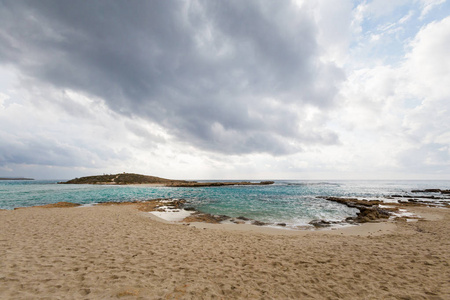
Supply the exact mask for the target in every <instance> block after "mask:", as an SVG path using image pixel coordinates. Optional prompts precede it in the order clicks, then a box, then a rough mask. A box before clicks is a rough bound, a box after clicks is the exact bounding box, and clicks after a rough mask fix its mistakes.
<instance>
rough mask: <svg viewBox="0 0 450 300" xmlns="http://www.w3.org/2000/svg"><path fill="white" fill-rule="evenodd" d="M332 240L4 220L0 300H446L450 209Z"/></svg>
mask: <svg viewBox="0 0 450 300" xmlns="http://www.w3.org/2000/svg"><path fill="white" fill-rule="evenodd" d="M412 209H413V210H414V212H415V213H418V214H420V215H422V216H426V218H427V220H419V221H417V222H398V223H369V224H365V225H362V226H357V227H351V228H346V229H339V230H327V231H293V230H281V229H270V228H269V229H267V228H260V227H256V226H243V225H229V226H228V227H227V226H224V225H210V224H191V225H189V226H187V225H180V224H170V223H167V222H159V221H157V220H155V219H154V217H151V215H150V214H149V213H145V212H141V211H138V210H137V209H136V205H133V204H130V205H107V206H93V207H72V208H37V207H34V208H26V209H19V210H14V211H0V298H1V299H116V298H118V299H450V266H449V263H450V239H449V236H448V233H449V229H450V211H449V210H448V209H436V208H412Z"/></svg>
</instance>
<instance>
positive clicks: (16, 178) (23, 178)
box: [0, 177, 34, 180]
mask: <svg viewBox="0 0 450 300" xmlns="http://www.w3.org/2000/svg"><path fill="white" fill-rule="evenodd" d="M0 180H34V178H25V177H0Z"/></svg>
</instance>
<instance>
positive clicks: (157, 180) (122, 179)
mask: <svg viewBox="0 0 450 300" xmlns="http://www.w3.org/2000/svg"><path fill="white" fill-rule="evenodd" d="M58 183H60V184H104V185H127V184H151V185H162V186H169V187H208V186H230V185H268V184H273V183H274V182H273V181H261V182H249V181H235V182H234V181H225V182H197V181H186V180H173V179H166V178H161V177H156V176H148V175H141V174H133V173H119V174H104V175H95V176H86V177H81V178H75V179H72V180H69V181H66V182H58Z"/></svg>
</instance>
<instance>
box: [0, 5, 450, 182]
mask: <svg viewBox="0 0 450 300" xmlns="http://www.w3.org/2000/svg"><path fill="white" fill-rule="evenodd" d="M449 2H450V1H446V0H410V1H406V0H372V1H369V0H367V1H350V0H340V1H327V0H324V1H320V0H298V1H287V0H282V1H265V0H259V1H253V0H248V1H241V0H230V1H210V0H184V1H181V0H180V1H109V0H108V1H81V0H74V1H56V0H55V1H45V0H42V1H31V0H30V1H21V0H11V1H9V0H0V177H5V176H6V177H15V176H23V177H34V178H36V179H70V178H74V177H80V176H87V175H94V174H103V173H108V174H109V173H121V172H134V173H139V174H146V175H153V176H160V177H166V178H173V179H304V180H307V179H314V180H326V179H441V180H450V117H449V116H450V54H449V53H450V50H449V49H450V3H449Z"/></svg>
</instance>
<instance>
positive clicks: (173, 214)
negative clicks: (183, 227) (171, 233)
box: [150, 207, 194, 222]
mask: <svg viewBox="0 0 450 300" xmlns="http://www.w3.org/2000/svg"><path fill="white" fill-rule="evenodd" d="M159 209H161V208H159ZM150 213H151V214H152V215H154V216H157V217H158V218H161V219H164V220H166V221H169V222H180V221H182V220H183V219H184V218H186V217H189V216H190V215H192V214H193V213H194V212H192V211H188V210H185V209H167V207H166V208H165V209H164V211H151V212H150Z"/></svg>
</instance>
